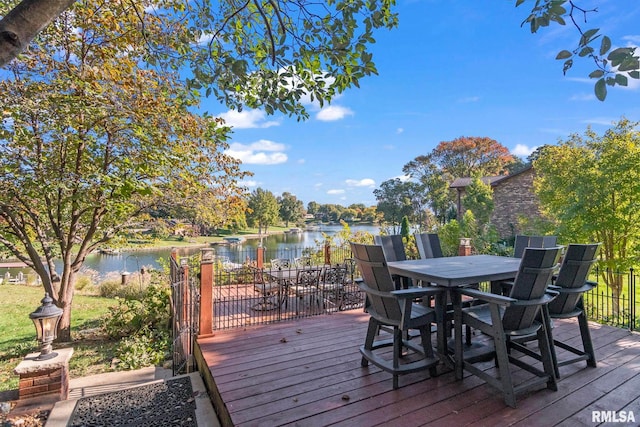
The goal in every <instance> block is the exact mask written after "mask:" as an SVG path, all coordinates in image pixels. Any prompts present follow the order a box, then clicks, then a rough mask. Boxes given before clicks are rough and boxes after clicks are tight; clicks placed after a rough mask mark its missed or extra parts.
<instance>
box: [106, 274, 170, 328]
mask: <svg viewBox="0 0 640 427" xmlns="http://www.w3.org/2000/svg"><path fill="white" fill-rule="evenodd" d="M117 301H118V305H117V306H114V307H111V308H110V309H109V314H108V315H107V316H106V318H105V320H104V324H103V326H104V329H105V332H106V333H107V335H109V337H111V338H121V337H127V336H131V335H133V334H135V333H137V332H138V331H140V330H143V329H144V328H148V329H150V330H167V329H168V325H169V318H170V315H171V311H170V307H169V289H167V288H161V287H159V286H155V285H151V286H149V287H148V288H147V289H146V291H145V292H144V296H143V297H142V299H141V300H137V299H122V298H118V299H117Z"/></svg>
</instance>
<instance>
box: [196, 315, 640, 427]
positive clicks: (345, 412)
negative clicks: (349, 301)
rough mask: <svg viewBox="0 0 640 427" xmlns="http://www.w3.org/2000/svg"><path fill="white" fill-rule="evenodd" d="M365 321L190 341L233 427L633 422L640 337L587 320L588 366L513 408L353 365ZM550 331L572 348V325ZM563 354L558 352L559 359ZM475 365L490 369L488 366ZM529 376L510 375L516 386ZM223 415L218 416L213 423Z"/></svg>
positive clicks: (445, 384) (481, 391)
mask: <svg viewBox="0 0 640 427" xmlns="http://www.w3.org/2000/svg"><path fill="white" fill-rule="evenodd" d="M367 321H368V315H366V314H365V313H363V312H362V310H361V309H360V310H351V311H344V312H337V313H333V314H326V315H320V316H316V317H311V318H304V319H299V320H295V321H288V322H282V323H273V324H269V325H263V326H251V327H246V328H239V329H230V330H225V331H217V332H216V333H215V335H214V336H212V337H207V338H203V339H199V340H198V344H199V346H200V348H201V350H202V354H203V357H204V360H205V361H206V364H207V366H208V367H209V370H210V372H211V376H212V378H213V381H214V382H215V386H216V388H217V392H218V393H219V397H220V398H221V400H222V401H224V403H225V406H226V407H225V410H227V411H228V414H229V417H230V419H231V420H232V422H233V424H234V425H237V426H269V427H272V426H280V425H298V426H328V425H337V426H349V427H352V426H367V427H368V426H375V425H380V426H402V427H411V426H427V425H429V426H441V425H442V426H449V425H473V426H507V425H522V426H531V425H545V426H551V425H572V426H573V425H590V426H591V425H594V424H593V423H592V422H591V413H592V411H594V410H609V411H613V410H615V411H620V410H626V411H634V413H635V415H636V417H637V418H638V419H639V421H640V335H639V334H637V333H632V332H629V331H626V330H623V329H618V328H613V327H609V326H603V325H598V324H591V333H592V339H593V343H594V347H595V349H596V356H597V357H598V367H597V368H586V363H585V362H581V363H578V364H572V365H568V366H563V367H561V371H560V372H561V375H562V378H561V379H560V381H559V384H558V387H559V390H558V391H557V392H553V391H550V390H546V389H541V390H539V391H534V392H531V393H529V394H527V395H523V396H519V397H518V407H517V408H516V409H512V408H509V407H507V406H506V405H505V404H504V401H503V399H502V396H501V395H500V394H499V393H498V392H497V391H496V390H494V389H493V388H491V387H489V386H488V385H487V384H485V383H484V382H483V381H482V380H480V379H478V378H476V377H475V376H471V375H469V374H468V373H465V378H464V380H462V381H456V380H455V377H454V375H453V372H448V371H446V370H444V369H443V368H439V370H440V371H441V372H440V375H438V376H437V377H435V378H430V377H429V373H428V371H424V372H416V373H412V374H408V375H403V376H401V377H400V386H401V387H400V388H399V389H398V390H393V389H392V387H391V375H389V374H388V373H386V372H382V371H381V370H380V369H378V368H376V367H375V366H373V365H370V366H369V367H367V368H362V367H361V366H360V354H359V352H358V347H359V346H360V345H361V344H362V342H363V341H364V336H365V333H366V327H367ZM554 335H555V336H556V337H557V338H560V339H562V340H563V341H569V342H572V343H573V344H578V343H579V342H580V336H579V331H578V326H577V323H576V322H575V321H574V320H571V319H570V320H562V321H557V322H556V325H555V329H554ZM564 354H565V353H564V351H559V352H558V356H559V358H560V359H562V358H563V356H564ZM483 367H484V369H486V370H493V371H494V372H495V367H494V366H493V363H492V362H487V363H485V364H484V366H483ZM527 375H529V374H528V373H527V372H526V371H522V370H514V376H515V377H516V378H517V380H521V379H524V378H526V377H527ZM222 418H224V417H222Z"/></svg>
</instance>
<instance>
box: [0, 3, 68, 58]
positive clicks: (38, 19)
mask: <svg viewBox="0 0 640 427" xmlns="http://www.w3.org/2000/svg"><path fill="white" fill-rule="evenodd" d="M75 1H76V0H23V1H22V2H20V3H19V4H18V5H17V6H16V7H14V8H13V9H12V10H11V11H10V12H9V13H8V14H7V15H6V16H5V17H4V18H2V19H1V20H0V67H2V66H4V65H5V64H7V63H8V62H9V61H11V60H12V59H13V58H15V57H16V56H18V54H20V52H22V51H23V50H24V49H25V48H26V47H27V46H28V45H29V43H30V42H31V40H33V38H34V37H35V36H36V35H37V34H38V33H39V32H40V31H42V29H43V28H44V27H46V26H47V25H49V23H50V22H51V21H53V20H54V19H55V18H57V17H58V15H60V14H61V13H62V12H64V11H65V10H66V9H68V8H69V7H71V5H72V4H73V3H75Z"/></svg>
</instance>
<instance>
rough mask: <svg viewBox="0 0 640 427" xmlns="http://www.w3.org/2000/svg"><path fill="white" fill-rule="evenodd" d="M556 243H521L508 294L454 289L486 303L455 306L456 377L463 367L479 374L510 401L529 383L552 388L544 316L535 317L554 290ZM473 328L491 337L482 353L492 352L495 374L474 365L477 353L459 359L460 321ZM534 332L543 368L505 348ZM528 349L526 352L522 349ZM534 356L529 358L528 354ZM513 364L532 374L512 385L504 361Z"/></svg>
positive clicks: (553, 379) (550, 358)
mask: <svg viewBox="0 0 640 427" xmlns="http://www.w3.org/2000/svg"><path fill="white" fill-rule="evenodd" d="M559 253H560V248H548V249H537V248H527V249H525V252H524V255H523V257H522V261H521V263H520V268H519V270H518V273H517V275H516V278H515V281H514V285H513V287H512V288H511V293H510V294H509V296H508V297H506V296H503V295H496V294H492V293H486V292H482V291H478V290H475V289H468V288H460V289H458V292H459V293H460V294H462V295H467V296H470V297H473V298H476V299H478V300H481V301H485V302H486V303H487V304H483V305H476V306H471V307H467V308H462V307H460V305H457V306H456V309H455V318H454V322H455V324H456V345H455V356H456V377H457V378H459V379H461V378H462V370H463V369H466V370H467V371H469V372H471V373H472V374H474V375H476V376H478V377H480V378H481V379H483V380H484V381H486V382H487V383H488V384H489V385H491V386H493V387H496V388H497V389H499V390H501V391H502V393H503V395H504V400H505V403H506V404H507V405H509V406H511V407H513V408H515V407H516V395H517V394H518V393H521V392H523V391H526V390H528V389H530V388H533V387H537V386H539V385H541V384H545V383H546V386H547V388H548V389H551V390H557V389H558V388H557V384H556V376H555V369H554V366H553V356H552V353H551V345H550V343H549V334H548V331H547V325H548V321H542V322H541V321H538V320H537V319H539V314H540V312H541V307H544V306H545V305H546V304H549V303H550V302H551V301H552V300H553V299H554V298H555V296H556V295H557V293H553V292H552V291H547V285H548V283H549V282H550V280H551V275H552V274H553V269H554V266H555V265H556V262H557V259H558V256H559ZM463 323H464V324H466V325H469V326H471V327H473V328H475V329H479V330H480V331H482V332H483V333H484V334H486V335H488V336H490V337H492V338H493V345H494V349H493V351H492V352H490V353H488V354H489V356H491V357H495V359H496V364H497V370H498V377H494V376H492V375H490V373H489V372H490V371H485V370H484V369H482V368H481V367H478V366H475V363H477V362H479V361H485V360H486V358H485V359H483V358H481V357H476V358H468V359H463V347H462V337H461V336H460V334H461V333H462V324H463ZM533 334H535V335H536V339H537V340H538V348H539V351H540V354H539V359H540V360H541V361H542V365H543V370H540V369H539V368H538V367H537V366H534V365H532V364H528V363H526V362H525V360H526V358H517V357H514V356H512V355H511V354H510V351H509V350H510V349H511V348H515V349H519V347H518V346H517V345H516V343H514V342H512V339H517V338H518V337H528V336H531V335H533ZM526 354H528V353H526ZM533 360H535V359H533ZM511 364H514V365H516V366H518V367H520V368H522V369H524V370H526V371H528V372H530V373H532V374H534V375H535V377H534V378H532V379H529V380H527V381H524V382H522V383H520V384H518V385H514V381H513V377H512V375H511V367H510V365H511Z"/></svg>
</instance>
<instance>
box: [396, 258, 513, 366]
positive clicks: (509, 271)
mask: <svg viewBox="0 0 640 427" xmlns="http://www.w3.org/2000/svg"><path fill="white" fill-rule="evenodd" d="M520 261H521V260H520V258H513V257H504V256H497V255H469V256H454V257H440V258H426V259H417V260H407V261H392V262H388V263H387V266H388V268H389V273H391V274H397V275H399V276H405V277H409V278H411V279H413V280H414V283H418V282H423V283H430V284H431V285H434V286H440V287H443V288H446V289H447V293H448V294H449V295H450V299H451V303H452V304H453V305H454V309H455V307H456V305H457V306H458V307H459V306H460V304H461V297H460V294H458V293H456V292H455V289H456V288H460V287H464V286H468V285H470V284H474V283H480V282H496V281H501V280H508V279H513V278H514V277H515V276H516V273H517V272H518V268H519V266H520ZM445 306H446V298H445V297H444V296H440V297H438V298H436V310H438V313H439V314H438V319H439V320H438V322H439V323H440V324H439V325H438V328H437V349H438V353H439V354H440V357H441V359H442V360H443V361H444V362H447V363H450V359H449V357H450V356H449V354H448V353H449V352H448V349H447V336H446V331H445V328H444V327H443V325H444V313H445ZM454 335H455V336H454V338H455V340H456V341H458V340H459V342H460V345H462V344H461V342H462V325H455V333H454ZM453 363H454V364H455V365H456V371H457V372H458V371H459V372H461V369H460V367H461V366H462V365H461V363H462V361H458V360H453Z"/></svg>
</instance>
